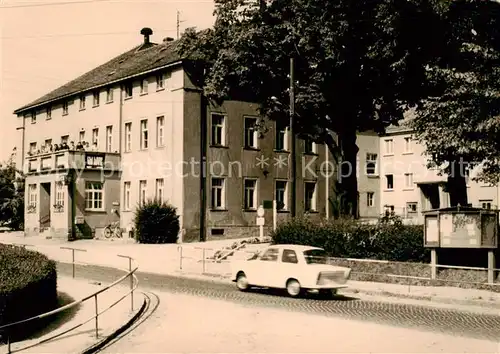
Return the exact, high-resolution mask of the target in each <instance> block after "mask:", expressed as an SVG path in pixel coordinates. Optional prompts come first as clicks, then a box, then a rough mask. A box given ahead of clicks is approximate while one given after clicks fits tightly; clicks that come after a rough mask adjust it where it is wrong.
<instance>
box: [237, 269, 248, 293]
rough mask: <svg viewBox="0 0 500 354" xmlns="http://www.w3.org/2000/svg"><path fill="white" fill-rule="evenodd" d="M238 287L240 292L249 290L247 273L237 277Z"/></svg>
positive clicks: (240, 273) (239, 274)
mask: <svg viewBox="0 0 500 354" xmlns="http://www.w3.org/2000/svg"><path fill="white" fill-rule="evenodd" d="M236 286H237V287H238V289H239V290H240V291H245V290H248V288H249V284H248V279H247V276H246V275H245V273H243V272H239V273H238V275H237V276H236Z"/></svg>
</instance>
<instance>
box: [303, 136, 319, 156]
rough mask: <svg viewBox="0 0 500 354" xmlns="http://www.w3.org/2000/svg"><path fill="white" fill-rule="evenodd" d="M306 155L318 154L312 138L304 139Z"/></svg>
mask: <svg viewBox="0 0 500 354" xmlns="http://www.w3.org/2000/svg"><path fill="white" fill-rule="evenodd" d="M304 153H305V154H315V153H316V144H315V143H314V141H312V139H310V138H306V139H304Z"/></svg>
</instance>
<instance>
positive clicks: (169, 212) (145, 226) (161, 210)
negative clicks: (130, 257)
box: [134, 200, 180, 243]
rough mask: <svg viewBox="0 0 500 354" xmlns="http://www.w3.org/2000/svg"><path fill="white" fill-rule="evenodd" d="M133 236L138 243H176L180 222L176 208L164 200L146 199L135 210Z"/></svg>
mask: <svg viewBox="0 0 500 354" xmlns="http://www.w3.org/2000/svg"><path fill="white" fill-rule="evenodd" d="M134 224H135V237H136V240H137V242H139V243H176V242H177V238H178V235H179V230H180V224H179V216H178V215H177V209H176V208H175V207H174V206H172V205H170V204H168V203H165V202H159V201H157V200H148V201H147V202H146V203H144V204H142V205H138V206H137V209H136V212H135V219H134Z"/></svg>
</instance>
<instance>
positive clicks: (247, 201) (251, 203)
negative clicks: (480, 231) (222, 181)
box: [243, 179, 257, 210]
mask: <svg viewBox="0 0 500 354" xmlns="http://www.w3.org/2000/svg"><path fill="white" fill-rule="evenodd" d="M244 185H245V188H244V193H245V194H244V196H243V207H244V209H245V210H254V209H257V180H256V179H245V181H244Z"/></svg>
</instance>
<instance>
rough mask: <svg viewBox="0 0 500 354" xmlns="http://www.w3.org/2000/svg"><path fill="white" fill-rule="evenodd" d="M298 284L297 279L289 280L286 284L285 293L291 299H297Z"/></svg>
mask: <svg viewBox="0 0 500 354" xmlns="http://www.w3.org/2000/svg"><path fill="white" fill-rule="evenodd" d="M300 291H301V289H300V283H299V282H298V280H297V279H289V280H288V281H287V282H286V292H287V293H288V295H290V296H291V297H297V296H299V295H300Z"/></svg>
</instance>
